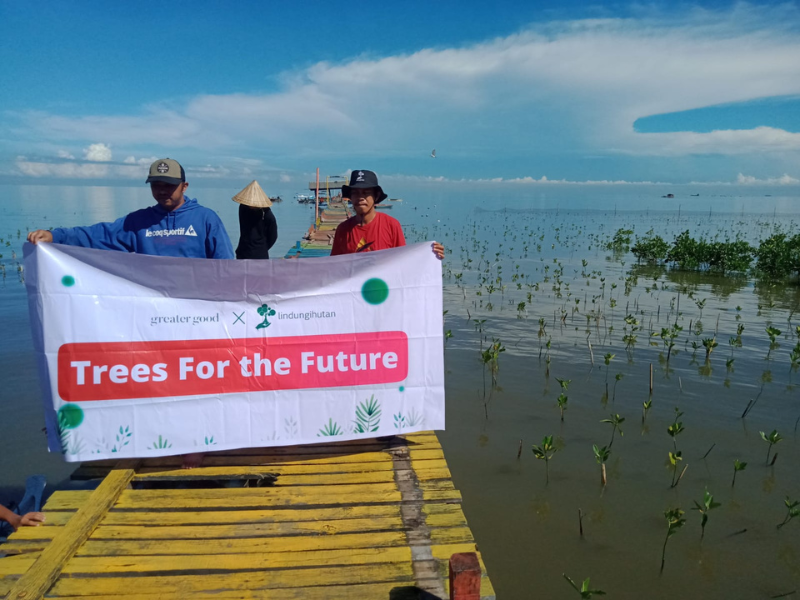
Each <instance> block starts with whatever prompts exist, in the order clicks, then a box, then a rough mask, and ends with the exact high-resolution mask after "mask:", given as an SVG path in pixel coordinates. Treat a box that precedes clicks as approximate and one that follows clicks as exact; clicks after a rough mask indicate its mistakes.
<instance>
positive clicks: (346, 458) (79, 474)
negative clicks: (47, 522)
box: [73, 447, 444, 479]
mask: <svg viewBox="0 0 800 600" xmlns="http://www.w3.org/2000/svg"><path fill="white" fill-rule="evenodd" d="M414 452H415V454H414V458H415V459H416V460H426V459H433V460H444V453H443V452H442V450H441V449H440V448H437V447H430V448H420V449H419V450H415V451H414ZM369 462H381V463H386V464H387V465H391V464H392V457H391V454H389V453H387V452H371V453H369V452H368V453H361V454H358V453H356V454H331V453H325V454H307V455H303V454H286V455H260V456H253V457H250V458H248V459H247V460H234V459H232V457H225V456H219V457H215V456H207V457H206V458H205V459H204V460H203V466H201V467H200V469H203V468H207V467H229V466H236V465H239V466H241V465H242V463H250V465H252V466H259V467H270V468H267V469H266V471H267V472H271V471H273V469H272V468H271V467H273V466H277V465H339V464H351V463H369ZM180 465H181V462H180V461H179V460H177V459H173V458H172V457H165V458H163V459H150V460H147V461H146V462H145V464H144V466H143V467H142V468H141V470H142V472H144V473H147V472H153V471H157V470H170V469H171V470H175V471H177V470H178V469H179V468H180ZM192 471H194V470H192ZM192 471H184V474H183V476H184V477H189V476H191V473H192ZM106 472H107V470H106V468H105V467H102V466H101V467H91V466H84V467H81V468H80V469H78V470H77V471H76V472H75V473H74V474H73V479H94V478H97V477H104V476H105V474H106ZM197 472H198V473H202V471H201V470H199V469H198V470H197Z"/></svg>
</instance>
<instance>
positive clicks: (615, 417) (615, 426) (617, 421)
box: [600, 414, 625, 448]
mask: <svg viewBox="0 0 800 600" xmlns="http://www.w3.org/2000/svg"><path fill="white" fill-rule="evenodd" d="M600 422H601V423H608V424H610V425H611V427H612V429H611V441H610V442H609V443H608V447H609V448H611V446H613V445H614V434H615V433H616V432H617V430H619V436H620V437H622V436H623V435H624V434H623V433H622V427H620V426H621V425H622V424H623V423H624V422H625V417H620V416H619V414H612V415H611V418H610V419H603V420H601V421H600Z"/></svg>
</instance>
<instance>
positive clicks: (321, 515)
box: [0, 432, 494, 600]
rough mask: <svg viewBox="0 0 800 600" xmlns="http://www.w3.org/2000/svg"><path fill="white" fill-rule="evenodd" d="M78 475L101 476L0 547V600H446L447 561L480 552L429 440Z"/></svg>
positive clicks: (427, 436)
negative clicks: (94, 487) (89, 488)
mask: <svg viewBox="0 0 800 600" xmlns="http://www.w3.org/2000/svg"><path fill="white" fill-rule="evenodd" d="M76 475H77V476H78V477H80V478H89V477H106V479H105V480H104V483H103V484H101V487H99V488H98V489H97V490H95V491H62V492H56V493H55V494H53V495H52V496H51V497H50V499H49V500H48V502H47V504H46V505H45V507H44V510H45V511H46V513H47V523H46V524H45V525H44V526H42V527H26V528H21V529H20V530H19V531H18V532H17V533H16V534H14V535H13V536H12V537H11V539H10V540H9V541H8V543H6V544H4V545H3V546H0V552H1V553H5V554H7V556H6V557H5V558H0V597H3V596H4V595H5V594H7V598H8V599H9V600H10V599H11V598H13V599H14V600H21V599H22V598H24V599H25V600H31V599H32V598H41V597H43V594H46V597H48V598H50V597H53V598H57V597H65V596H80V597H81V598H83V599H85V600H89V599H99V598H110V597H123V598H128V599H131V600H155V599H156V598H164V599H178V598H187V597H194V596H203V597H206V596H208V597H212V596H213V597H214V598H274V599H287V600H288V599H295V598H296V599H300V598H303V599H310V600H314V599H317V598H319V599H323V598H326V599H328V598H330V599H334V600H335V599H337V598H386V599H389V598H391V599H393V600H403V599H415V598H428V599H433V598H437V597H438V598H447V597H448V589H449V576H448V563H449V560H450V557H451V556H452V555H453V554H457V553H468V552H476V550H477V547H476V544H475V540H474V539H473V537H472V533H471V531H470V529H469V526H468V524H467V521H466V518H465V517H464V513H463V512H462V510H461V506H460V502H461V494H460V493H459V492H458V490H456V489H455V487H454V486H453V483H452V481H451V479H450V471H449V469H448V468H447V463H446V461H445V460H444V455H443V453H442V450H441V447H440V445H439V442H438V440H437V438H436V436H435V434H433V433H432V432H425V433H421V434H411V435H407V436H403V437H402V438H397V437H395V438H392V439H390V440H387V441H381V440H375V439H371V440H359V441H354V442H341V443H338V444H335V443H333V444H319V445H311V446H295V447H282V448H259V449H249V450H237V451H224V452H218V453H213V454H209V455H207V456H206V457H205V459H204V461H203V465H202V466H201V467H200V468H198V469H192V470H184V469H181V468H180V458H179V457H168V458H158V459H148V460H144V461H142V462H141V464H140V465H139V466H138V467H137V468H136V470H135V472H134V471H133V470H131V469H115V468H114V463H113V462H112V461H105V462H97V463H91V464H86V465H83V466H82V467H81V468H80V469H79V470H78V471H77V472H76ZM129 481H130V482H131V485H132V486H133V487H132V489H125V488H126V485H127V483H128V482H129ZM228 486H231V487H228ZM242 486H247V487H242ZM478 558H479V564H480V568H481V586H480V598H482V599H487V600H488V599H490V598H494V591H493V589H492V586H491V583H490V581H489V578H488V576H487V575H486V569H485V566H484V565H483V562H482V560H480V554H478ZM20 592H24V594H25V595H23V596H19V595H18V594H19V593H20Z"/></svg>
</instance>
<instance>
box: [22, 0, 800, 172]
mask: <svg viewBox="0 0 800 600" xmlns="http://www.w3.org/2000/svg"><path fill="white" fill-rule="evenodd" d="M646 11H647V9H640V12H639V14H640V15H642V16H640V17H637V18H625V19H623V18H613V19H595V20H583V21H558V22H550V23H545V24H541V25H534V26H532V27H531V28H529V29H527V30H525V31H522V32H520V33H518V34H515V35H510V36H506V37H502V38H497V39H492V40H487V41H484V42H481V43H477V44H472V45H465V46H463V47H454V48H435V49H434V48H428V49H422V50H420V51H418V52H414V53H410V54H402V55H397V56H385V57H377V58H374V57H359V58H355V59H351V60H348V61H344V62H342V63H329V62H320V63H317V64H315V65H312V66H311V67H309V68H306V69H304V70H300V71H293V72H291V73H287V74H286V75H284V77H283V79H282V87H281V88H280V89H279V90H278V91H276V92H272V93H264V94H218V95H198V96H195V97H190V99H189V100H187V101H183V102H171V103H169V104H166V102H165V103H163V104H153V105H148V106H145V107H142V109H141V111H140V112H139V114H136V115H116V116H115V115H111V116H97V115H84V116H80V117H71V116H62V115H57V114H46V113H41V112H37V113H33V112H29V113H26V114H24V115H22V118H21V119H22V125H21V129H22V130H23V131H25V130H27V131H28V132H29V134H30V135H31V136H36V137H42V136H44V137H45V138H46V139H51V140H69V141H70V142H72V143H75V142H76V141H83V142H86V141H88V140H95V139H104V140H106V141H107V144H113V145H114V146H115V147H117V148H120V147H122V148H125V147H132V146H135V145H144V144H147V145H150V146H155V145H157V144H160V143H162V142H161V140H162V139H163V131H164V130H165V129H167V128H168V129H169V130H170V132H171V138H170V143H172V144H173V145H182V146H183V147H189V148H192V149H193V150H194V149H198V150H200V151H205V152H208V153H210V152H219V151H220V150H221V149H225V151H229V150H230V149H236V150H237V152H236V153H237V154H239V155H244V156H246V155H247V154H255V153H256V152H257V153H258V155H261V156H265V155H267V156H268V155H270V154H269V153H270V152H272V153H273V154H272V156H286V155H292V156H296V157H301V158H302V157H304V156H308V155H309V153H310V152H311V151H310V150H309V148H308V140H309V139H312V137H313V139H314V140H315V150H314V152H318V150H317V149H319V148H322V149H324V148H335V149H336V151H337V152H339V149H340V148H341V147H342V146H345V147H346V148H347V151H348V153H349V154H350V155H351V156H354V157H363V156H381V157H408V156H416V155H417V154H418V153H421V152H422V151H423V150H424V152H425V154H427V152H429V149H430V148H431V147H433V146H437V147H440V146H441V147H444V146H445V143H446V145H447V146H449V147H450V148H451V150H450V151H449V153H445V152H441V153H440V158H444V157H448V158H449V160H451V161H457V160H460V159H474V160H482V159H486V158H490V157H494V156H495V155H497V153H504V154H505V155H510V156H516V157H519V156H524V157H533V158H535V157H537V156H548V157H549V156H552V155H559V156H565V157H566V159H565V160H568V159H569V157H573V156H600V157H608V156H609V155H612V156H614V157H616V158H617V159H619V157H620V156H621V155H634V156H643V157H647V156H649V157H653V156H665V157H678V156H691V155H723V156H724V155H762V154H764V153H772V154H775V155H778V156H782V155H785V154H787V153H788V154H792V156H794V155H795V154H797V153H800V134H798V133H792V132H788V131H784V130H782V129H777V128H772V127H757V128H754V129H748V130H725V131H712V132H709V133H696V132H691V131H687V132H676V133H637V132H636V131H634V129H633V124H634V122H635V121H636V120H637V119H639V118H642V117H646V116H649V115H654V114H663V113H671V112H677V111H683V110H689V109H695V108H700V107H705V106H711V105H716V104H721V103H733V102H742V101H748V100H754V99H759V98H764V97H772V96H786V95H800V36H798V35H797V28H798V27H800V11H798V10H797V8H796V7H794V6H793V5H783V6H778V7H763V6H755V5H748V4H737V5H735V6H733V7H732V8H730V9H729V10H724V11H709V10H702V9H694V10H691V11H689V12H684V13H682V14H681V15H679V16H674V15H661V14H659V15H654V14H650V15H648V14H647V12H646ZM93 149H94V150H93ZM314 156H318V154H315V155H314ZM86 158H87V160H92V161H109V160H111V150H110V146H108V145H106V144H92V145H91V146H89V148H88V149H87V151H86ZM129 158H133V157H129ZM214 160H215V161H216V160H217V158H216V157H214ZM437 160H438V159H437ZM125 162H126V163H127V162H128V159H127V158H126V160H125ZM137 162H138V161H137ZM451 164H452V163H451ZM214 168H215V169H216V171H204V170H196V171H195V172H196V173H198V175H201V174H202V175H205V176H224V173H223V172H222V171H221V169H222V168H223V167H221V166H217V167H214ZM740 168H741V167H740ZM539 183H543V182H541V181H540V182H539Z"/></svg>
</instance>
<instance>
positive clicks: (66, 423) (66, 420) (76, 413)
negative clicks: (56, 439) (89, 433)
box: [58, 404, 83, 429]
mask: <svg viewBox="0 0 800 600" xmlns="http://www.w3.org/2000/svg"><path fill="white" fill-rule="evenodd" d="M81 423H83V409H82V408H81V407H80V406H78V405H77V404H65V405H64V406H62V407H61V408H59V409H58V424H59V425H60V426H61V428H62V429H75V428H76V427H77V426H78V425H80V424H81Z"/></svg>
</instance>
